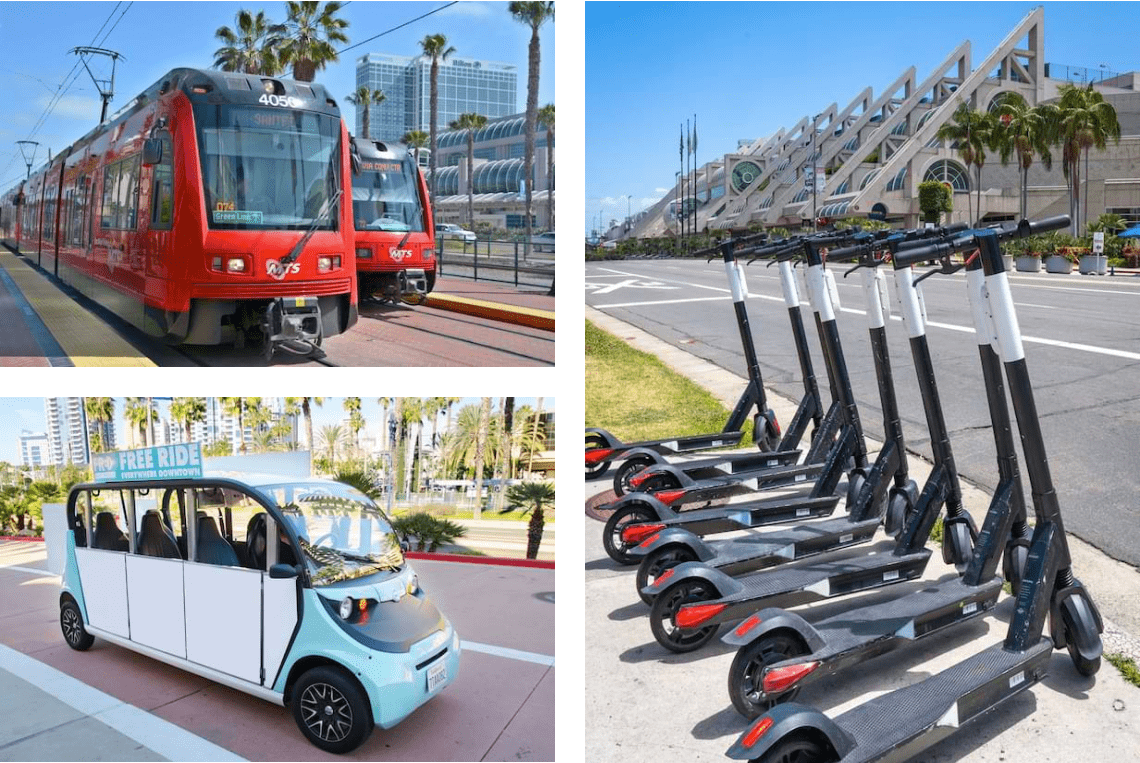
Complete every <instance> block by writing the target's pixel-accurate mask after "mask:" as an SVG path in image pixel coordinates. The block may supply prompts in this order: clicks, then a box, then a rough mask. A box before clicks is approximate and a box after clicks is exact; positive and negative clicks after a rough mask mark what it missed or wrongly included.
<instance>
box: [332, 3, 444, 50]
mask: <svg viewBox="0 0 1140 763" xmlns="http://www.w3.org/2000/svg"><path fill="white" fill-rule="evenodd" d="M458 2H459V0H451V2H450V3H444V4H443V5H441V6H439V7H438V8H435V9H433V10H430V11H428V12H427V13H422V14H420V15H419V16H416V17H415V18H414V19H409V20H407V21H405V22H404V23H403V24H399V25H398V26H394V27H392V28H391V29H385V30H384V31H383V32H381V33H380V34H374V35H372V36H371V37H369V38H368V39H366V40H361V41H360V42H358V43H356V44H355V45H349V46H348V47H347V48H341V49H340V50H338V51H337V55H340V54H341V53H347V52H348V51H350V50H352V49H353V48H359V47H360V46H361V45H365V44H367V43H370V42H372V41H373V40H376V39H379V38H381V37H383V36H384V35H386V34H391V33H392V32H395V31H396V30H397V29H403V28H404V27H406V26H408V25H409V24H414V23H416V22H417V21H419V20H420V19H426V18H427V17H428V16H431V15H432V14H435V13H439V12H440V11H442V10H446V9H447V8H450V7H451V6H453V5H455V4H456V3H458ZM346 4H347V3H346Z"/></svg>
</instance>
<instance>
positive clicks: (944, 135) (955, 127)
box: [936, 101, 994, 221]
mask: <svg viewBox="0 0 1140 763" xmlns="http://www.w3.org/2000/svg"><path fill="white" fill-rule="evenodd" d="M952 118H953V120H954V121H953V122H947V123H945V124H944V125H942V126H941V127H939V128H938V132H937V133H936V135H937V137H938V139H939V140H941V141H943V142H945V143H946V144H947V145H952V144H953V143H957V144H958V155H959V156H961V157H962V162H963V163H964V164H965V165H966V169H967V171H968V170H969V169H970V167H971V166H974V167H977V168H978V169H977V186H978V209H977V214H976V215H975V214H974V213H973V212H971V213H970V219H971V221H973V220H974V218H975V217H977V218H978V219H980V218H981V216H982V167H983V166H984V165H985V163H986V145H987V144H988V143H989V142H990V133H991V132H992V131H993V123H994V120H993V118H992V117H991V116H990V115H989V114H984V113H982V112H980V111H975V110H974V109H971V108H970V107H969V105H968V104H967V103H966V102H965V101H963V102H962V103H961V104H959V106H958V108H957V110H955V112H954V115H953V117H952ZM969 200H970V199H969V196H968V195H967V197H966V202H967V206H968V205H969Z"/></svg>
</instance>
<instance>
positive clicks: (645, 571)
mask: <svg viewBox="0 0 1140 763" xmlns="http://www.w3.org/2000/svg"><path fill="white" fill-rule="evenodd" d="M695 561H697V555H696V554H694V553H693V551H692V549H689V548H686V547H685V546H666V547H665V548H658V549H655V550H654V551H652V552H650V554H649V555H648V556H647V557H645V558H644V559H642V560H641V566H640V567H638V568H637V581H636V582H637V595H638V596H640V597H641V600H642V601H644V602H645V603H646V604H648V605H650V606H653V600H654V599H656V598H657V597H656V596H652V595H650V594H647V593H643V589H644V588H646V587H647V586H651V585H653V581H655V580H657V578H658V577H660V576H661V574H662V573H664V572H665V570H670V569H673V568H674V567H676V566H677V565H678V564H684V563H685V562H695Z"/></svg>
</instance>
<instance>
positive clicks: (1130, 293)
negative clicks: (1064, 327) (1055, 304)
mask: <svg viewBox="0 0 1140 763" xmlns="http://www.w3.org/2000/svg"><path fill="white" fill-rule="evenodd" d="M1013 283H1016V284H1017V285H1018V286H1024V287H1025V288H1027V289H1054V290H1056V291H1084V292H1088V293H1090V294H1123V295H1124V296H1126V297H1140V292H1136V291H1116V290H1115V289H1082V288H1079V287H1076V286H1041V285H1038V284H1035V283H1021V282H1020V281H1014V282H1013Z"/></svg>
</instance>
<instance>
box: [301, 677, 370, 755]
mask: <svg viewBox="0 0 1140 763" xmlns="http://www.w3.org/2000/svg"><path fill="white" fill-rule="evenodd" d="M293 718H294V720H296V721H297V727H298V728H300V729H301V733H302V734H304V735H305V738H306V739H308V740H309V741H310V742H312V743H313V744H314V745H316V746H317V747H319V748H321V749H322V750H325V751H326V752H332V753H338V754H339V753H345V752H349V751H350V750H355V749H356V748H357V747H359V746H360V745H361V744H363V742H364V740H365V739H367V738H368V735H369V734H371V733H372V726H373V723H374V722H373V720H372V711H371V708H369V706H368V699H367V697H366V695H365V694H364V690H363V689H362V688H361V687H360V684H358V683H357V682H356V680H355V679H353V678H352V677H351V676H350V675H348V674H347V673H345V671H344V670H342V669H340V668H336V667H331V666H328V665H322V666H320V667H316V668H311V669H309V670H308V671H306V672H305V673H304V674H303V675H302V676H301V677H300V679H298V680H297V684H296V686H294V687H293Z"/></svg>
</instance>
